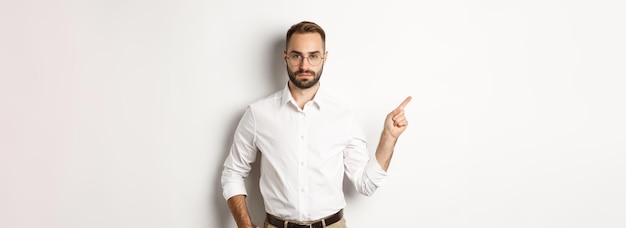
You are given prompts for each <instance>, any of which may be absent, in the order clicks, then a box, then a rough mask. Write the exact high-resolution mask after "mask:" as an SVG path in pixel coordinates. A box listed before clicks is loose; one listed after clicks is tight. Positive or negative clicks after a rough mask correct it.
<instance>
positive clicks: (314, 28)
mask: <svg viewBox="0 0 626 228" xmlns="http://www.w3.org/2000/svg"><path fill="white" fill-rule="evenodd" d="M294 33H317V34H320V36H321V37H322V47H323V48H324V49H326V33H325V32H324V29H322V27H320V26H319V25H317V24H315V23H313V22H310V21H302V22H300V23H298V24H295V25H292V26H291V28H289V30H287V40H286V42H285V50H287V48H288V47H287V45H289V41H290V40H291V36H293V34H294Z"/></svg>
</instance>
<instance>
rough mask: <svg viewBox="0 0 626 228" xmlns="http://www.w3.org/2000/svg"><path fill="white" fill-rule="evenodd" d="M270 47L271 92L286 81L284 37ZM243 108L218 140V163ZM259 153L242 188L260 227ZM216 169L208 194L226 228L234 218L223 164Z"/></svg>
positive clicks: (263, 217) (261, 215)
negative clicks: (224, 191)
mask: <svg viewBox="0 0 626 228" xmlns="http://www.w3.org/2000/svg"><path fill="white" fill-rule="evenodd" d="M270 47H271V48H268V49H270V50H269V51H268V55H269V57H268V58H267V59H268V63H267V65H268V71H267V75H268V76H267V77H268V86H269V87H271V88H269V89H268V90H271V91H278V90H281V89H282V88H284V86H285V83H286V81H287V74H286V72H285V70H286V69H285V63H284V61H283V59H282V52H283V49H284V47H285V39H284V38H283V37H280V38H276V39H273V42H272V45H271V46H270ZM260 98H261V97H254V98H252V100H256V99H260ZM245 108H246V107H242V108H241V109H242V111H241V112H240V113H239V115H237V116H234V117H233V118H232V120H231V121H230V122H231V124H230V126H231V128H230V131H229V132H228V133H229V135H228V137H225V138H226V139H227V140H225V141H224V142H223V143H222V146H221V147H220V148H223V155H222V156H221V158H222V160H221V162H222V163H220V164H223V162H224V160H225V159H226V157H227V156H228V152H229V150H230V147H231V144H232V136H233V135H234V133H235V129H236V128H237V125H238V124H239V119H240V118H241V116H243V113H244V110H245ZM260 161H261V155H260V153H259V154H257V160H256V161H255V162H254V163H253V164H252V170H250V174H249V175H248V177H247V178H246V189H247V191H248V197H247V199H246V201H247V204H248V210H249V212H250V216H251V217H252V222H253V223H254V224H255V225H256V226H259V227H262V226H263V221H264V220H265V207H264V204H263V199H262V197H261V192H260V189H259V178H260V176H261V172H260V170H261V169H260V168H261V162H260ZM216 169H218V170H217V172H215V173H216V175H217V178H215V180H216V182H217V183H215V185H214V186H215V188H216V189H214V190H215V191H213V192H214V195H213V196H212V199H213V201H214V202H213V203H214V205H215V208H218V211H217V212H216V213H217V214H218V216H217V217H218V219H219V221H217V225H218V226H219V227H228V226H229V225H230V224H233V223H234V219H233V216H232V214H231V213H230V209H229V208H228V203H227V202H226V199H224V197H223V195H222V184H221V175H222V170H223V166H222V165H220V166H217V167H216Z"/></svg>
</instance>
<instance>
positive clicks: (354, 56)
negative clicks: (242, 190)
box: [0, 0, 626, 228]
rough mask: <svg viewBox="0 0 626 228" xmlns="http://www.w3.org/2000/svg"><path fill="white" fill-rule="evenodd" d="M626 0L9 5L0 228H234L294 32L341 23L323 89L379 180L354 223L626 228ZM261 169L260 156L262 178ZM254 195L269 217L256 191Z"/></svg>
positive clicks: (146, 0)
mask: <svg viewBox="0 0 626 228" xmlns="http://www.w3.org/2000/svg"><path fill="white" fill-rule="evenodd" d="M624 12H626V7H625V3H623V1H618V0H615V1H602V0H600V1H557V0H547V1H487V0H476V1H450V0H444V1H406V2H402V1H392V0H387V1H379V2H376V3H365V2H363V1H352V2H348V1H334V2H331V1H323V0H322V1H248V2H244V1H210V0H205V1H192V0H182V1H181V0H179V1H174V0H131V1H124V0H83V1H78V0H76V1H70V0H67V1H43V0H25V1H10V0H3V1H1V2H0V109H1V110H0V227H3V228H27V227H28V228H30V227H37V228H40V227H55V228H56V227H59V228H84V227H90V228H100V227H102V228H112V227H115V228H125V227H129V228H130V227H132V228H135V227H154V228H158V227H185V228H200V227H202V228H206V227H234V223H233V220H232V217H231V215H230V212H229V211H228V208H227V205H226V202H225V200H224V199H223V198H222V195H221V194H222V193H221V186H220V185H219V177H220V173H221V170H222V167H221V166H222V163H223V160H224V158H225V157H226V153H227V151H228V147H229V146H230V142H231V139H232V134H233V131H234V129H235V127H236V124H237V122H238V120H239V118H240V117H241V115H242V114H243V111H244V109H245V107H246V105H247V104H249V103H251V102H253V101H255V100H257V99H259V98H261V97H263V96H266V95H269V94H271V93H272V92H274V91H276V90H278V89H281V88H282V87H283V86H284V84H285V83H286V80H287V76H286V74H285V73H284V72H285V69H284V68H285V67H284V64H283V62H282V61H281V51H282V49H283V47H284V46H283V45H284V34H285V31H286V30H287V28H288V27H289V26H290V25H292V24H294V23H297V22H299V21H301V20H312V21H315V22H317V23H319V24H320V25H322V26H323V27H324V28H325V29H326V32H327V49H328V51H329V59H328V62H327V64H326V67H325V71H324V75H323V77H322V83H323V84H324V86H327V87H328V88H330V89H332V90H334V91H336V92H338V93H339V94H341V95H342V96H343V98H344V99H345V100H348V101H350V103H351V104H352V105H353V107H355V109H356V111H358V113H359V114H360V118H362V123H363V126H364V128H365V130H366V132H367V136H368V138H369V139H370V141H369V143H368V145H369V147H370V150H371V151H372V152H373V150H374V148H375V147H376V144H377V140H378V134H379V132H380V131H381V129H382V122H383V119H384V116H385V115H386V114H387V113H388V112H389V111H391V110H392V109H393V108H395V107H396V106H397V105H398V104H399V103H400V102H401V101H402V100H403V99H404V98H405V97H406V96H409V95H410V96H413V98H414V99H413V101H412V102H411V103H410V104H409V106H408V107H407V109H406V115H407V117H408V118H409V121H410V123H411V124H410V127H409V128H408V130H407V131H406V132H405V134H404V135H403V136H402V138H401V139H400V141H399V142H398V145H397V147H396V153H395V155H394V159H393V160H392V163H391V167H390V169H389V173H390V177H389V178H388V180H387V181H386V183H385V185H384V186H382V187H381V188H379V190H378V191H377V192H376V193H375V194H374V195H373V196H371V197H365V196H361V195H359V194H358V193H356V192H355V191H354V190H352V189H351V188H348V187H349V185H346V189H345V191H346V195H347V199H348V207H347V208H346V211H345V212H346V213H345V214H346V218H347V220H348V224H349V226H350V227H477V228H478V227H480V228H485V227H494V228H496V227H497V228H500V227H507V228H510V227H533V228H537V227H550V228H552V227H625V226H626V220H624V216H625V215H626V193H625V192H626V183H625V180H626V154H625V153H626V143H625V141H626V140H625V139H626V130H625V129H626V120H625V119H626V118H624V117H625V116H626V107H625V103H626V102H625V98H626V92H625V89H624V88H625V86H626V83H625V82H626V79H625V76H626V67H625V63H626V54H625V53H626V42H625V40H626V29H625V28H626V23H625V22H626V14H625V13H624ZM252 177H253V178H258V167H255V171H254V172H253V173H252ZM248 183H249V184H250V185H249V188H250V194H251V197H250V205H251V210H252V215H253V219H254V221H255V222H256V223H257V224H260V223H261V222H262V220H263V217H262V216H263V213H264V212H263V207H262V202H261V200H260V196H259V194H258V187H256V186H255V184H257V183H258V182H256V181H255V180H254V179H251V180H250V181H249V182H248Z"/></svg>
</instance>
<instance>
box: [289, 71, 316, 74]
mask: <svg viewBox="0 0 626 228" xmlns="http://www.w3.org/2000/svg"><path fill="white" fill-rule="evenodd" d="M294 73H296V74H304V73H308V74H312V75H315V72H314V71H310V70H298V71H296V72H294Z"/></svg>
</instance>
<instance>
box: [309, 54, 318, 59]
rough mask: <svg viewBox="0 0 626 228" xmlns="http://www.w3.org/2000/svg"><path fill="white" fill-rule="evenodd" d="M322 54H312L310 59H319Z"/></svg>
mask: <svg viewBox="0 0 626 228" xmlns="http://www.w3.org/2000/svg"><path fill="white" fill-rule="evenodd" d="M319 57H320V56H319V55H310V56H309V58H310V59H318V58H319Z"/></svg>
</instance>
